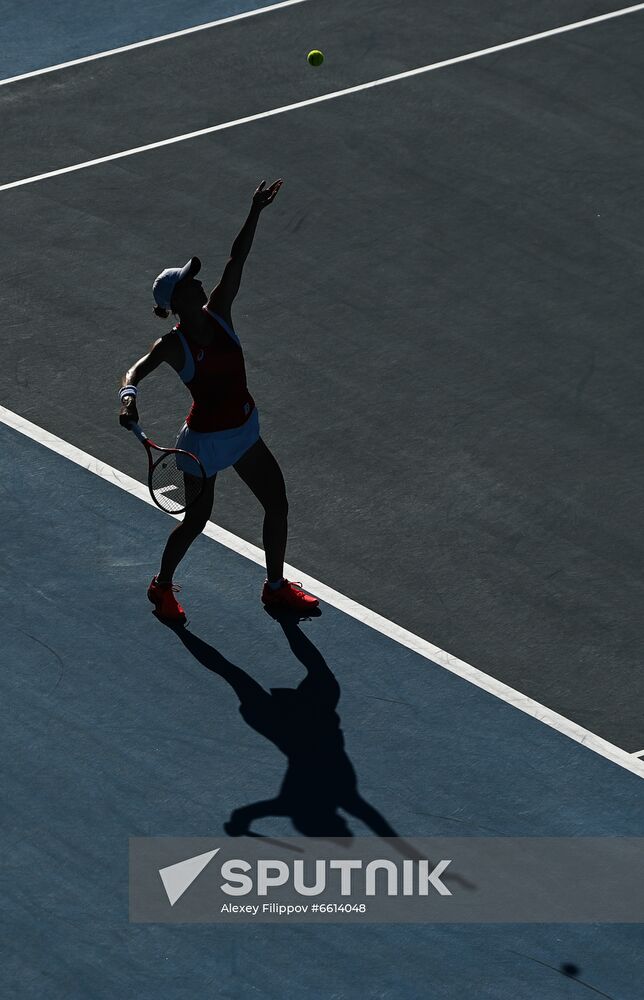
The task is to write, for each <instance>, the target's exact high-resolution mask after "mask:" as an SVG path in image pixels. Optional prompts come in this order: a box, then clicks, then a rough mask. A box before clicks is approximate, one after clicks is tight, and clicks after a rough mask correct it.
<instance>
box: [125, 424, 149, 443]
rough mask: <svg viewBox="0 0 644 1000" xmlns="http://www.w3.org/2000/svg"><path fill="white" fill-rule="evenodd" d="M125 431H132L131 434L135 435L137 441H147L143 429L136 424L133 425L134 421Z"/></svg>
mask: <svg viewBox="0 0 644 1000" xmlns="http://www.w3.org/2000/svg"><path fill="white" fill-rule="evenodd" d="M127 429H128V430H129V431H132V433H133V434H136V436H137V437H138V439H139V441H147V440H148V438H147V434H145V432H144V431H143V428H142V427H140V425H139V424H137V423H135V422H134V421H132V423H131V424H128V425H127Z"/></svg>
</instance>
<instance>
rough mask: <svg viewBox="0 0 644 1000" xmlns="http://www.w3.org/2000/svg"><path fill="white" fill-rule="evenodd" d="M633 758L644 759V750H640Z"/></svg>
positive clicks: (632, 755)
mask: <svg viewBox="0 0 644 1000" xmlns="http://www.w3.org/2000/svg"><path fill="white" fill-rule="evenodd" d="M631 757H644V750H638V751H637V753H633V754H631Z"/></svg>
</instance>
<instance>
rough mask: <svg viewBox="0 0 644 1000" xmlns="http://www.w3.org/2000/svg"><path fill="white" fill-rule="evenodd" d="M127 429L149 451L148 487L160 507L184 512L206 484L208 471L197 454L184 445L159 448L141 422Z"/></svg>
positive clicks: (177, 512)
mask: <svg viewBox="0 0 644 1000" xmlns="http://www.w3.org/2000/svg"><path fill="white" fill-rule="evenodd" d="M128 429H129V430H131V431H132V433H133V434H135V435H136V437H137V438H138V439H139V441H140V442H141V444H142V445H143V447H144V448H145V450H146V452H147V454H148V487H149V489H150V495H151V497H152V499H153V500H154V502H155V504H156V505H157V507H160V508H161V510H165V511H166V512H167V513H168V514H183V512H184V511H185V510H187V509H188V507H191V506H192V504H193V503H195V501H197V500H198V499H199V497H200V496H201V494H202V493H203V491H204V486H205V485H206V473H205V470H204V467H203V465H202V464H201V462H200V461H199V459H198V458H197V456H196V455H193V454H192V453H191V452H189V451H182V449H181V448H160V447H159V446H158V445H157V444H155V443H154V441H151V440H150V438H149V437H148V436H147V434H145V432H144V431H143V430H142V428H141V427H139V425H138V424H135V423H131V424H129V425H128Z"/></svg>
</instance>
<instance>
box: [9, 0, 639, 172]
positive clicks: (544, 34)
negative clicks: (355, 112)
mask: <svg viewBox="0 0 644 1000" xmlns="http://www.w3.org/2000/svg"><path fill="white" fill-rule="evenodd" d="M640 10H644V3H638V4H635V6H633V7H624V8H623V9H622V10H616V11H612V12H611V13H609V14H599V15H598V16H597V17H589V18H587V20H585V21H575V22H574V24H565V25H563V26H562V27H560V28H550V29H549V30H548V31H540V32H539V34H537V35H528V36H527V37H526V38H517V39H515V40H514V41H512V42H502V43H501V44H500V45H492V46H491V47H490V48H487V49H479V50H478V52H468V53H467V54H466V55H464V56H455V57H454V58H453V59H443V60H442V61H441V62H437V63H430V64H429V65H428V66H420V67H419V68H418V69H409V70H405V72H403V73H395V74H394V75H393V76H385V77H382V79H380V80H371V81H370V82H369V83H360V84H357V85H356V86H354V87H346V88H345V89H344V90H336V91H334V92H333V93H330V94H322V95H320V96H319V97H310V98H308V99H307V100H305V101H297V102H296V103H295V104H285V105H284V106H283V107H281V108H272V109H271V110H270V111H260V112H259V114H256V115H247V116H246V117H245V118H237V119H235V120H234V121H230V122H222V123H221V124H219V125H210V126H208V128H201V129H198V130H197V131H196V132H186V133H185V134H184V135H176V136H172V137H171V138H170V139H161V140H159V141H158V142H150V143H148V144H147V145H145V146H135V147H134V148H133V149H124V150H122V151H121V152H120V153H109V154H108V155H107V156H99V157H97V158H96V159H94V160H85V162H84V163H74V164H72V165H71V166H69V167H60V168H59V169H58V170H48V171H47V172H46V173H43V174H35V175H34V176H33V177H24V178H23V179H22V180H19V181H10V182H9V183H8V184H1V185H0V191H9V190H10V189H11V188H17V187H22V186H23V185H24V184H35V183H36V181H44V180H46V179H47V178H49V177H59V176H60V175H61V174H69V173H72V172H73V171H75V170H85V169H86V168H87V167H96V166H98V165H99V164H100V163H110V162H111V161H112V160H120V159H122V158H123V157H126V156H135V155H136V154H137V153H146V152H148V151H149V150H151V149H160V148H161V147H162V146H170V145H172V144H173V143H175V142H186V140H188V139H196V138H198V137H199V136H202V135H211V134H212V133H213V132H219V131H221V130H222V129H227V128H234V127H235V126H236V125H247V124H248V123H249V122H256V121H259V120H260V119H262V118H270V117H272V116H273V115H281V114H284V113H285V112H287V111H295V110H297V109H298V108H307V107H310V106H311V105H313V104H321V103H322V102H323V101H333V100H335V99H336V98H338V97H346V96H347V95H348V94H357V93H359V92H360V91H362V90H369V89H370V88H372V87H382V86H383V85H384V84H386V83H394V82H396V81H398V80H408V79H409V78H410V77H412V76H419V75H420V74H421V73H431V72H432V71H433V70H437V69H444V68H445V67H446V66H455V65H456V64H457V63H463V62H468V61H470V60H472V59H480V58H481V56H487V55H491V54H492V53H494V52H503V51H504V50H505V49H512V48H515V47H516V46H518V45H527V44H528V43H529V42H536V41H539V40H540V39H543V38H552V37H553V36H554V35H561V34H563V33H564V32H566V31H574V30H575V29H577V28H585V27H587V26H588V25H591V24H599V23H600V22H601V21H609V20H610V19H611V18H615V17H622V16H623V15H624V14H632V13H634V12H635V11H640Z"/></svg>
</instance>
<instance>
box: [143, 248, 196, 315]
mask: <svg viewBox="0 0 644 1000" xmlns="http://www.w3.org/2000/svg"><path fill="white" fill-rule="evenodd" d="M200 270H201V261H200V260H199V258H198V257H191V258H190V260H189V261H188V263H187V264H184V265H183V267H166V269H165V271H161V274H159V275H158V276H157V277H156V278H155V279H154V284H153V285H152V294H153V295H154V301H155V302H156V304H157V305H158V306H161V308H162V309H171V308H172V293H173V291H174V287H175V285H176V284H177V283H178V282H179V281H183V279H184V278H194V276H195V274H199V271H200Z"/></svg>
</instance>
